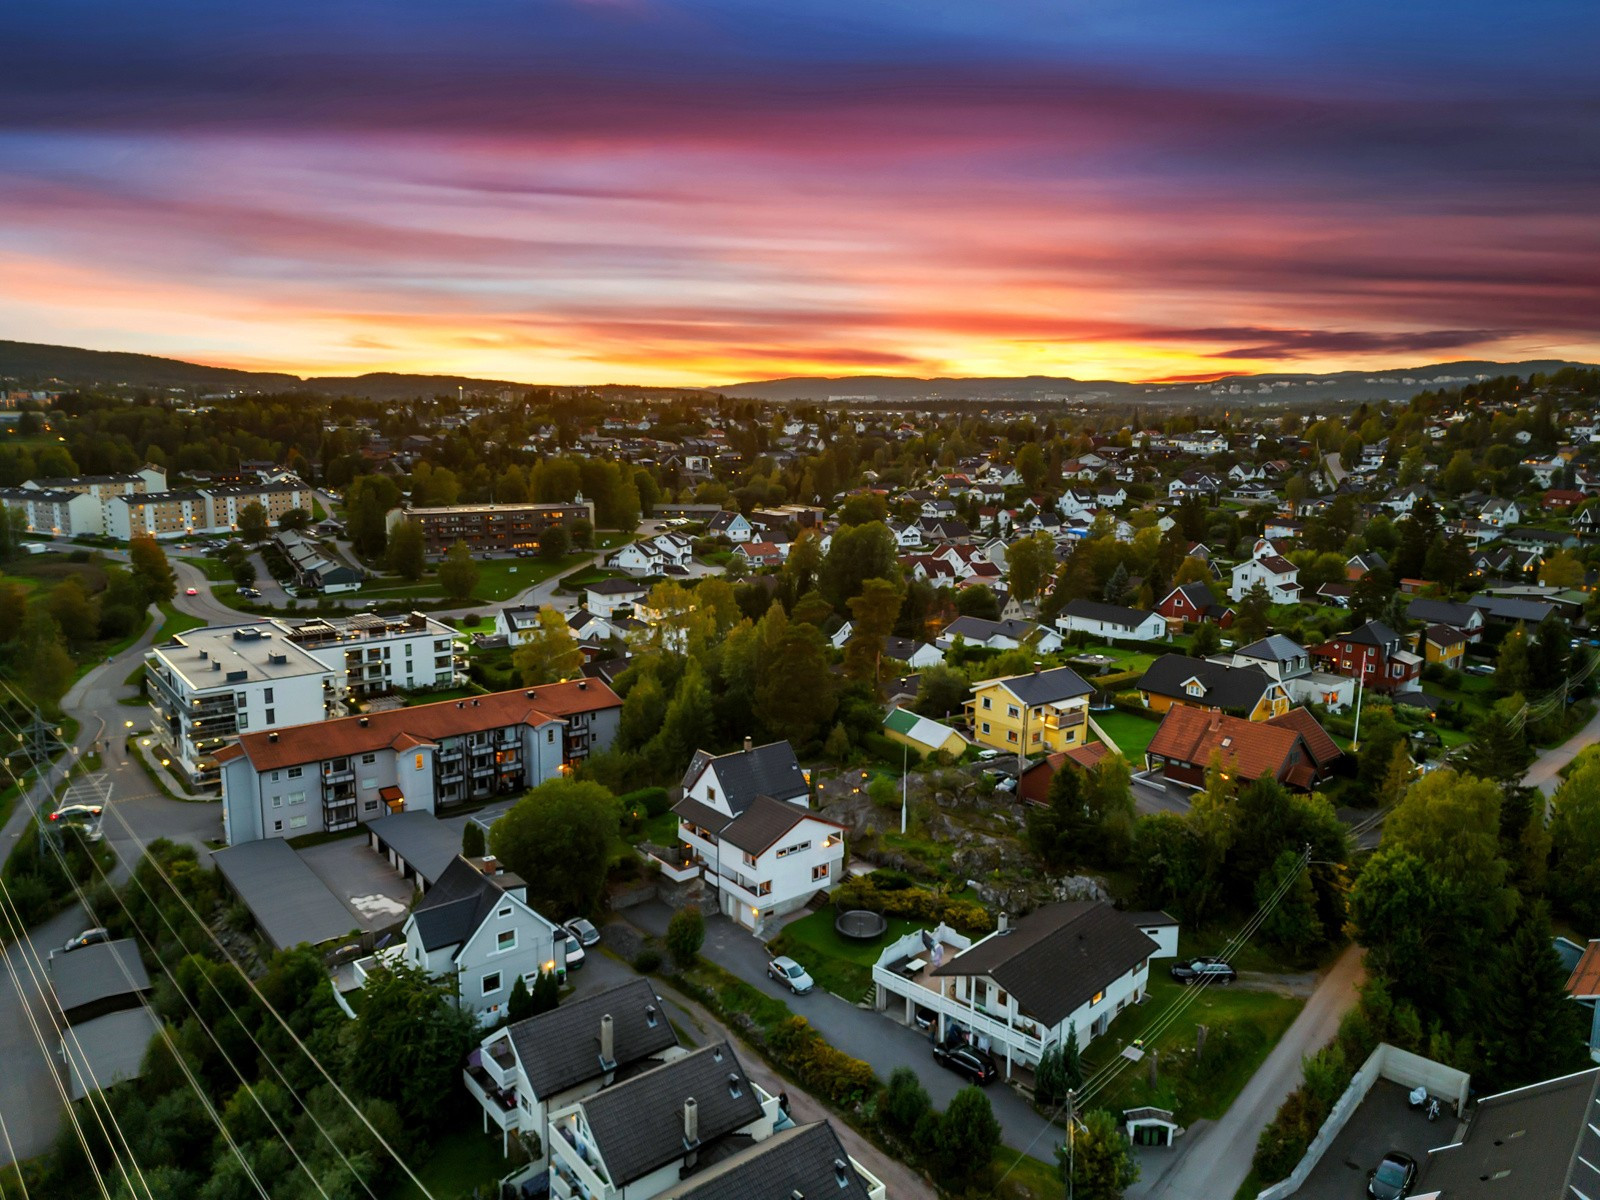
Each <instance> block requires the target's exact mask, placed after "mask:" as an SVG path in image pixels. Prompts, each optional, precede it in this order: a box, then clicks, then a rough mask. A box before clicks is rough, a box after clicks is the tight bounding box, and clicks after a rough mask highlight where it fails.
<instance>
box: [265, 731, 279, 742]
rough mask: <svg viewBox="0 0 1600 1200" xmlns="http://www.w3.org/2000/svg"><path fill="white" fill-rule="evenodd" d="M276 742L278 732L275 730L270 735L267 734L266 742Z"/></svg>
mask: <svg viewBox="0 0 1600 1200" xmlns="http://www.w3.org/2000/svg"><path fill="white" fill-rule="evenodd" d="M277 740H278V731H277V730H273V731H272V732H271V733H269V734H267V741H269V742H275V741H277Z"/></svg>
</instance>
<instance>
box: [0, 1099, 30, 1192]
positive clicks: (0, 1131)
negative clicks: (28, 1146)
mask: <svg viewBox="0 0 1600 1200" xmlns="http://www.w3.org/2000/svg"><path fill="white" fill-rule="evenodd" d="M0 1138H4V1139H5V1143H6V1154H7V1155H9V1156H10V1159H11V1169H12V1170H13V1171H15V1172H16V1173H17V1186H18V1187H19V1188H21V1189H22V1200H33V1198H32V1197H31V1196H29V1194H28V1180H27V1177H26V1176H24V1175H23V1173H22V1164H21V1163H20V1162H18V1161H17V1148H16V1146H14V1145H13V1144H12V1142H11V1130H10V1129H8V1128H7V1127H6V1117H5V1114H4V1113H0Z"/></svg>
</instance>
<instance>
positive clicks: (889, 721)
mask: <svg viewBox="0 0 1600 1200" xmlns="http://www.w3.org/2000/svg"><path fill="white" fill-rule="evenodd" d="M883 732H884V735H885V736H886V737H888V739H889V740H890V741H891V742H899V743H900V744H901V745H902V746H910V747H911V748H912V749H913V750H915V751H916V752H917V753H918V754H919V755H928V754H934V753H937V752H938V751H940V750H943V751H944V752H945V753H946V754H948V755H949V756H950V757H951V758H960V757H961V756H962V755H963V754H965V753H966V751H967V739H966V738H964V737H962V736H961V735H960V734H959V733H957V732H956V731H955V730H954V729H951V728H950V726H948V725H945V724H943V723H942V722H940V721H934V720H930V719H929V718H927V717H922V716H918V715H917V714H916V713H914V712H912V711H911V710H910V709H908V708H891V709H890V710H889V715H888V716H887V717H885V718H884V719H883Z"/></svg>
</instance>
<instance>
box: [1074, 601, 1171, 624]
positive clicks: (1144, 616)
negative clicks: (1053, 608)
mask: <svg viewBox="0 0 1600 1200" xmlns="http://www.w3.org/2000/svg"><path fill="white" fill-rule="evenodd" d="M1062 612H1063V613H1064V614H1065V615H1066V616H1069V617H1082V618H1083V619H1084V620H1086V621H1099V622H1101V623H1102V624H1105V625H1117V626H1120V627H1122V628H1124V629H1137V628H1138V627H1139V626H1140V625H1143V624H1144V623H1145V622H1146V621H1148V620H1149V619H1150V618H1151V617H1153V616H1155V614H1154V613H1151V612H1146V611H1145V610H1144V609H1142V608H1128V607H1126V606H1125V605H1121V604H1102V603H1101V602H1100V601H1098V600H1068V601H1067V606H1066V608H1064V609H1062Z"/></svg>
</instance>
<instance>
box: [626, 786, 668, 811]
mask: <svg viewBox="0 0 1600 1200" xmlns="http://www.w3.org/2000/svg"><path fill="white" fill-rule="evenodd" d="M617 802H618V803H619V804H621V805H622V811H623V812H631V811H633V810H634V809H638V810H639V811H640V812H642V813H644V815H645V816H646V817H659V816H660V815H661V814H662V813H664V812H666V811H667V810H668V809H669V808H671V807H672V797H671V796H669V795H668V794H667V789H666V788H664V787H647V788H640V789H639V790H638V791H634V792H627V793H625V794H623V795H621V796H618V797H617Z"/></svg>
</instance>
